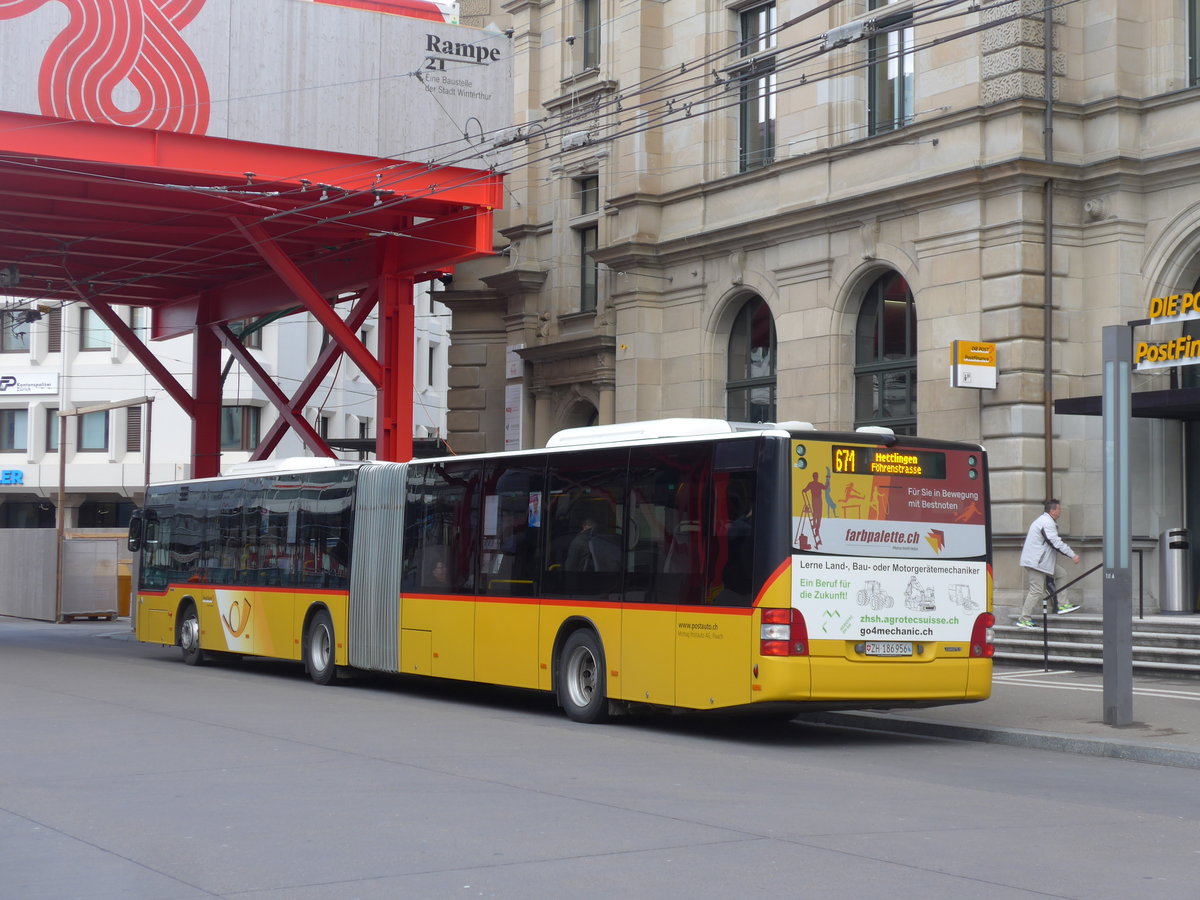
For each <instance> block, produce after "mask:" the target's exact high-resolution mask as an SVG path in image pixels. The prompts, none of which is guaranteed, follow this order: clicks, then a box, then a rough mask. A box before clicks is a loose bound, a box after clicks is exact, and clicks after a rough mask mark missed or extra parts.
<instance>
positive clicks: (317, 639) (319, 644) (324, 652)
mask: <svg viewBox="0 0 1200 900" xmlns="http://www.w3.org/2000/svg"><path fill="white" fill-rule="evenodd" d="M329 651H330V641H329V632H328V630H326V629H325V628H324V627H322V626H318V627H316V628H314V629H313V636H312V658H313V663H314V664H315V665H316V667H317V669H318V670H320V671H324V670H325V667H326V666H328V665H329Z"/></svg>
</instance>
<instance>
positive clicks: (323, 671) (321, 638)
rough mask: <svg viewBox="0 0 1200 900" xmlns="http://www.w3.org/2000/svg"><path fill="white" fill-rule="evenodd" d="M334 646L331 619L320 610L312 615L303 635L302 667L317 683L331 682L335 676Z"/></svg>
mask: <svg viewBox="0 0 1200 900" xmlns="http://www.w3.org/2000/svg"><path fill="white" fill-rule="evenodd" d="M336 646H337V645H336V644H335V643H334V640H333V619H331V618H330V617H329V613H327V612H325V611H324V610H322V611H321V612H319V613H317V614H316V615H315V616H313V617H312V621H311V622H309V623H308V631H307V633H306V634H305V635H304V667H305V668H306V669H308V676H309V677H310V678H311V679H312V680H313V681H315V682H316V683H317V684H331V683H332V682H333V679H334V678H335V677H337V665H336V663H335V661H334V655H335V651H334V648H335V647H336Z"/></svg>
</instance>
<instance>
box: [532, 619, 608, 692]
mask: <svg viewBox="0 0 1200 900" xmlns="http://www.w3.org/2000/svg"><path fill="white" fill-rule="evenodd" d="M568 620H571V621H573V622H574V623H577V624H579V625H581V626H590V627H591V628H592V629H594V630H595V632H596V633H597V634H598V635H599V636H600V643H601V646H602V647H603V648H604V666H605V674H606V677H607V681H608V696H609V697H612V698H613V699H614V700H619V699H622V698H623V697H624V693H623V691H624V680H625V679H624V676H623V673H622V671H621V651H622V646H621V607H620V605H619V604H617V603H605V602H601V603H575V602H572V601H570V600H542V601H541V605H540V607H539V612H538V658H537V668H538V684H537V686H538V688H539V689H540V690H543V691H551V690H554V687H555V685H554V678H555V672H554V650H555V646H556V642H557V641H558V637H559V634H560V633H561V632H562V630H563V624H564V623H565V622H567V621H568Z"/></svg>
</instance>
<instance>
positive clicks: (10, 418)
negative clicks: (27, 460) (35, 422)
mask: <svg viewBox="0 0 1200 900" xmlns="http://www.w3.org/2000/svg"><path fill="white" fill-rule="evenodd" d="M28 447H29V410H27V409H0V453H16V452H17V451H19V450H26V449H28Z"/></svg>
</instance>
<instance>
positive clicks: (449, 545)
mask: <svg viewBox="0 0 1200 900" xmlns="http://www.w3.org/2000/svg"><path fill="white" fill-rule="evenodd" d="M482 481H483V473H482V470H481V467H480V464H479V463H474V462H472V463H460V462H450V463H433V464H429V465H416V464H414V465H413V466H412V467H411V468H410V470H409V481H408V497H407V500H406V505H405V516H404V518H405V532H404V583H405V585H406V587H408V589H410V590H418V591H431V592H434V591H435V589H434V588H433V587H432V586H430V585H426V584H425V583H424V582H425V581H426V579H427V578H428V577H431V576H432V568H433V560H434V556H435V555H440V556H441V557H442V558H443V561H444V562H445V566H446V584H445V586H444V587H439V588H438V590H442V591H444V592H446V593H450V594H474V593H475V584H476V577H475V576H476V570H477V568H478V566H477V559H478V556H479V536H478V524H477V523H478V521H479V512H480V510H479V504H480V491H481V488H482Z"/></svg>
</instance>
